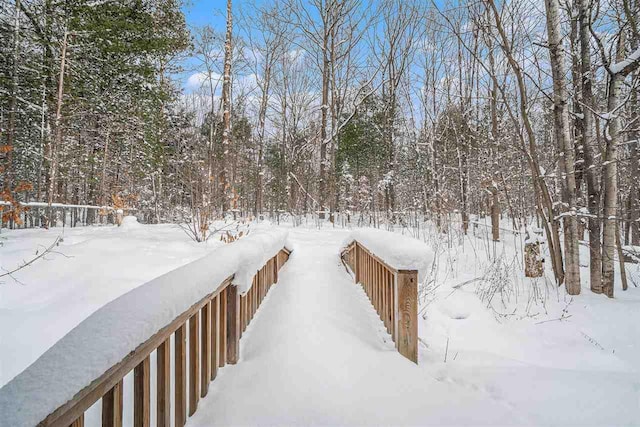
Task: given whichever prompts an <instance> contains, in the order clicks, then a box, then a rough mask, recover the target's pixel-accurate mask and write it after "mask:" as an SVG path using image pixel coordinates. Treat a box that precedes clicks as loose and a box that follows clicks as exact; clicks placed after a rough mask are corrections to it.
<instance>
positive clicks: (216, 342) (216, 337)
mask: <svg viewBox="0 0 640 427" xmlns="http://www.w3.org/2000/svg"><path fill="white" fill-rule="evenodd" d="M219 325H220V296H219V295H218V296H217V297H215V298H214V299H212V300H211V381H213V380H214V379H215V378H216V376H217V375H218V358H219V357H220V354H219V350H218V349H219V348H220V326H219Z"/></svg>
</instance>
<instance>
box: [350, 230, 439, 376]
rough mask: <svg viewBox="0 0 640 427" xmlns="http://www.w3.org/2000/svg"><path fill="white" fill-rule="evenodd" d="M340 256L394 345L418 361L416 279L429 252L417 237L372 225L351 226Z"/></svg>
mask: <svg viewBox="0 0 640 427" xmlns="http://www.w3.org/2000/svg"><path fill="white" fill-rule="evenodd" d="M341 256H342V260H343V261H344V263H345V264H346V265H347V266H348V268H349V269H350V270H351V271H352V272H353V274H354V278H355V281H356V283H359V284H361V285H362V288H363V289H364V291H365V293H366V294H367V296H368V297H369V299H370V301H371V303H372V304H373V306H374V308H375V309H376V311H377V312H378V315H379V316H380V319H381V320H382V321H383V323H384V325H385V327H386V328H387V332H388V333H389V334H391V337H392V339H393V341H394V342H395V344H396V349H397V350H398V351H399V352H400V354H402V355H403V356H405V357H406V358H408V359H409V360H411V361H413V362H415V363H418V283H419V281H420V280H424V278H425V277H426V274H427V272H428V269H429V266H430V265H431V263H432V261H433V252H432V251H431V250H430V249H429V247H428V246H427V245H426V244H424V243H423V242H420V241H418V240H415V239H412V238H410V237H406V236H402V235H399V234H396V233H391V232H387V231H382V230H376V229H361V230H355V231H353V232H352V233H351V235H350V236H349V238H348V240H347V242H346V245H345V247H344V249H343V250H342V254H341Z"/></svg>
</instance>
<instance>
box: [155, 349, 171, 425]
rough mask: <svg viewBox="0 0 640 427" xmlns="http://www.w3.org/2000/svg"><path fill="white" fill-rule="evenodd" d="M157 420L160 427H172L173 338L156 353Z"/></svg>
mask: <svg viewBox="0 0 640 427" xmlns="http://www.w3.org/2000/svg"><path fill="white" fill-rule="evenodd" d="M156 356H157V357H156V373H157V375H156V377H157V378H156V379H157V381H156V397H157V401H156V402H157V404H156V419H157V421H156V422H157V425H158V427H170V426H171V338H167V339H166V340H165V341H164V342H163V343H162V344H160V346H159V347H158V350H157V351H156Z"/></svg>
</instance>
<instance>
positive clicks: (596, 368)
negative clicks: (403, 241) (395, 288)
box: [188, 229, 640, 427]
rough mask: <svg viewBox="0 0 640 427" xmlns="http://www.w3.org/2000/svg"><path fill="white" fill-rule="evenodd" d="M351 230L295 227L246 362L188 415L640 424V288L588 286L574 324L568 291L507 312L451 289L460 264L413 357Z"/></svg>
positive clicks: (236, 419) (245, 348)
mask: <svg viewBox="0 0 640 427" xmlns="http://www.w3.org/2000/svg"><path fill="white" fill-rule="evenodd" d="M347 235H348V234H347V232H343V231H334V230H323V231H317V230H306V231H305V230H301V229H294V230H292V231H291V234H290V237H291V239H292V241H293V243H294V252H293V254H292V256H291V258H290V260H289V262H288V263H287V265H285V267H284V268H283V270H282V272H281V274H280V281H279V283H278V284H277V285H275V287H274V288H273V289H272V291H271V292H270V293H269V296H268V297H267V300H266V301H265V303H264V304H263V305H262V306H261V308H260V310H259V312H258V314H257V316H256V318H255V320H254V321H253V323H252V324H251V325H250V326H249V328H248V330H247V333H246V334H245V335H243V338H242V343H241V360H240V363H239V364H238V365H236V366H233V367H228V368H224V369H223V370H222V371H221V374H220V375H219V377H218V379H216V381H214V383H213V385H212V387H211V388H210V392H209V395H208V397H207V398H206V399H205V400H204V401H202V402H201V403H200V405H201V406H200V407H199V409H198V411H197V412H196V414H195V415H194V417H193V418H191V419H190V421H189V423H188V425H189V426H192V427H195V426H198V427H200V426H202V427H204V426H212V425H220V426H224V425H425V424H430V425H442V424H446V425H623V424H624V425H629V424H631V425H637V424H639V423H640V373H639V372H638V369H637V368H636V366H637V364H636V363H635V362H634V361H633V360H632V359H633V358H632V356H633V355H634V354H635V355H637V354H638V343H640V328H637V327H636V325H637V324H638V318H639V317H640V292H639V291H638V290H637V289H633V290H630V291H629V292H627V293H624V294H623V293H619V296H618V298H619V299H618V300H616V301H611V300H608V299H607V298H606V297H603V296H595V295H593V296H592V295H590V294H589V292H588V290H586V289H585V292H584V293H583V295H582V296H580V297H576V298H580V301H579V302H578V303H572V304H570V305H569V308H568V309H567V310H568V311H569V313H568V314H567V315H566V316H569V315H570V316H571V317H569V318H567V319H566V320H563V321H556V320H552V316H555V308H556V307H557V308H558V310H559V311H562V308H560V307H563V308H564V307H566V303H564V302H563V298H564V297H563V296H559V295H560V294H561V293H562V292H561V291H560V294H556V295H554V298H556V300H555V302H553V301H551V299H552V298H551V297H549V301H548V302H547V305H548V306H550V307H551V306H552V307H553V310H552V309H550V314H545V315H541V316H536V317H535V318H532V317H524V318H515V317H512V318H505V317H502V316H498V317H497V318H496V315H495V313H494V312H493V311H492V310H490V309H488V308H487V307H486V305H485V304H483V303H482V302H481V301H480V299H479V297H478V296H477V295H476V294H475V293H474V292H473V290H472V289H464V288H465V287H463V288H462V289H460V288H452V285H453V286H455V285H454V284H455V283H458V279H459V276H463V277H466V275H468V274H473V270H469V269H464V267H463V269H462V271H463V272H464V274H457V275H456V276H455V277H453V279H452V278H451V276H449V279H450V280H444V283H442V284H441V285H440V286H439V287H438V288H437V289H436V290H434V291H433V292H434V294H433V295H432V296H431V298H430V302H429V304H428V306H427V309H426V314H425V315H424V319H423V320H422V321H421V324H420V330H419V334H420V340H421V345H420V354H419V359H420V364H419V365H418V366H416V365H414V364H413V363H411V362H409V361H408V360H406V359H405V358H403V357H402V356H400V354H398V353H397V352H396V351H395V349H394V346H393V343H392V342H391V341H390V337H389V335H388V334H387V333H386V331H385V330H384V327H383V325H382V323H381V321H380V320H379V318H378V316H377V314H376V313H375V310H374V309H373V307H372V306H371V305H370V303H369V301H368V299H367V297H366V295H365V294H364V292H363V291H362V289H361V288H360V287H359V286H358V285H355V284H354V283H353V280H352V277H351V276H350V275H349V274H348V273H347V272H346V271H345V269H344V267H343V265H342V264H341V262H340V259H339V257H338V253H339V249H340V247H341V246H342V244H343V243H344V240H345V237H346V236H347ZM557 298H560V300H558V299H557ZM545 320H551V321H549V322H545V323H538V322H544V321H545ZM618 326H620V329H618ZM600 343H604V345H607V347H604V345H602V344H600ZM445 354H446V362H445Z"/></svg>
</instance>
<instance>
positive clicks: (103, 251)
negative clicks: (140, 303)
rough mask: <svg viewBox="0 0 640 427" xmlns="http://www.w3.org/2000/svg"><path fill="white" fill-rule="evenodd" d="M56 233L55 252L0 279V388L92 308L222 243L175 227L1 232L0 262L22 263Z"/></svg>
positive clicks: (8, 266) (12, 265)
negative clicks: (191, 235)
mask: <svg viewBox="0 0 640 427" xmlns="http://www.w3.org/2000/svg"><path fill="white" fill-rule="evenodd" d="M61 235H62V236H63V241H62V242H61V243H60V245H59V246H57V247H56V248H55V252H56V253H50V254H47V255H46V256H45V257H44V259H40V260H38V261H36V262H35V263H34V264H33V265H31V266H28V267H26V268H24V269H22V270H20V271H18V272H16V273H15V274H14V275H13V276H14V278H15V280H14V279H12V278H11V277H7V276H5V277H3V278H2V279H0V281H1V282H2V283H1V284H0V386H2V385H4V384H5V383H7V382H8V381H9V380H10V379H11V378H13V377H14V376H16V375H17V374H18V373H20V372H21V371H22V370H24V369H25V368H26V367H27V366H29V365H30V364H31V363H33V362H34V361H35V360H36V359H37V358H38V356H40V355H41V354H42V353H44V351H45V350H47V349H48V348H49V347H51V346H52V345H53V344H54V343H55V342H56V341H58V340H59V339H60V338H62V336H63V335H64V334H66V333H67V332H69V331H70V330H71V329H73V328H74V327H75V326H76V325H77V324H78V323H80V322H81V321H82V320H84V319H85V318H86V317H87V316H89V315H90V314H91V313H93V312H95V311H96V310H97V309H98V308H100V307H102V306H103V305H105V304H106V303H108V302H109V301H112V300H114V299H115V298H117V297H118V296H120V295H122V294H124V293H126V292H128V291H130V290H131V289H133V288H135V287H137V286H139V285H141V284H143V283H144V282H146V281H148V280H150V279H152V278H154V277H157V276H159V275H161V274H163V273H166V272H167V271H170V270H173V269H174V268H177V267H179V266H181V265H183V264H186V263H188V262H189V261H193V260H195V259H197V258H200V257H202V256H203V255H204V254H206V253H208V252H210V251H211V250H213V249H214V248H215V247H217V246H219V245H221V243H220V242H219V241H217V240H210V241H209V242H207V243H206V244H198V243H195V242H193V241H191V240H190V239H189V237H187V235H186V234H185V233H184V232H183V231H182V230H181V229H180V227H178V226H177V225H144V226H142V225H139V224H135V223H134V224H128V225H127V224H125V225H124V226H122V227H113V226H107V227H86V228H83V227H78V228H65V229H64V232H63V230H62V228H52V229H50V230H42V229H31V230H15V231H9V230H3V231H2V235H1V236H0V238H1V239H2V240H0V242H1V243H2V247H0V266H1V267H2V268H4V269H8V270H10V269H14V268H16V267H18V266H20V265H21V264H22V263H23V262H24V261H28V260H30V259H32V258H33V257H34V256H35V253H36V252H37V251H39V252H42V250H43V249H44V248H46V247H48V246H50V245H51V244H52V243H53V242H54V241H55V239H56V238H57V237H58V236H61Z"/></svg>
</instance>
